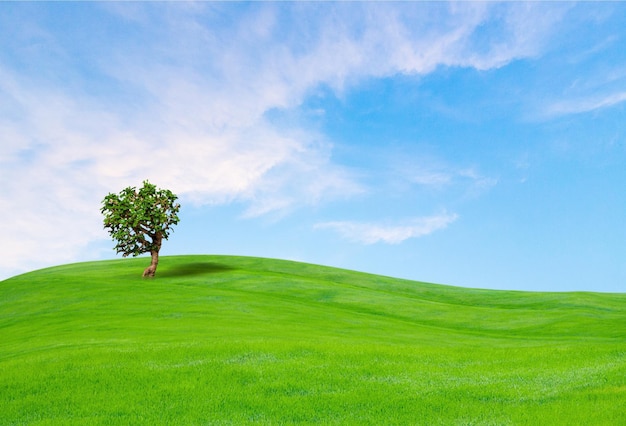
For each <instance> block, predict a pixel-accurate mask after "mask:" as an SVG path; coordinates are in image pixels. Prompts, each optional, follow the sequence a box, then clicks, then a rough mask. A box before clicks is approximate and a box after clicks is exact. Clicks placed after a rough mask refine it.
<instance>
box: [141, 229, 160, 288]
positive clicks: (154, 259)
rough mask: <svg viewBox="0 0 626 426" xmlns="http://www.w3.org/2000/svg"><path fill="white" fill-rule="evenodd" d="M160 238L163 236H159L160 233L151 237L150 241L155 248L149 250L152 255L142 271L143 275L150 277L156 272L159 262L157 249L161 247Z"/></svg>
mask: <svg viewBox="0 0 626 426" xmlns="http://www.w3.org/2000/svg"><path fill="white" fill-rule="evenodd" d="M162 240H163V237H162V236H161V233H158V234H156V235H155V236H154V237H153V238H152V243H153V244H152V245H153V247H155V248H154V249H152V250H151V251H150V254H151V255H152V261H151V262H150V266H148V267H147V268H146V269H145V270H144V271H143V276H144V277H148V278H152V277H154V274H155V273H156V269H157V265H158V264H159V250H160V249H161V242H162Z"/></svg>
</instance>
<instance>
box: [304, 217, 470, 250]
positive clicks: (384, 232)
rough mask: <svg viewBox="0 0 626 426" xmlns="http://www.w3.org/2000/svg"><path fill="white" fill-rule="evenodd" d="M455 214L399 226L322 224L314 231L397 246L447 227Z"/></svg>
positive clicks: (356, 223) (360, 223) (412, 220)
mask: <svg viewBox="0 0 626 426" xmlns="http://www.w3.org/2000/svg"><path fill="white" fill-rule="evenodd" d="M457 218H458V215H457V214H454V213H452V214H450V213H441V214H438V215H434V216H426V217H418V218H414V219H410V220H407V221H405V222H403V223H399V224H388V223H384V224H380V223H365V222H351V221H336V222H324V223H318V224H316V225H315V229H332V230H334V231H336V232H338V233H339V235H341V236H342V237H344V238H346V239H348V240H350V241H354V242H358V243H363V244H375V243H386V244H399V243H401V242H403V241H405V240H408V239H410V238H419V237H423V236H425V235H429V234H432V233H433V232H435V231H438V230H441V229H444V228H446V227H448V225H450V224H451V223H452V222H454V221H455V220H457Z"/></svg>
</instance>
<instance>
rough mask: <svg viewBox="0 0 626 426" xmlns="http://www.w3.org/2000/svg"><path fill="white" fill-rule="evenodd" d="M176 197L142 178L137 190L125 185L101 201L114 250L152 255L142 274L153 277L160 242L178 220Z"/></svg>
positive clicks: (178, 208) (105, 223) (123, 252)
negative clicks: (122, 188) (142, 180)
mask: <svg viewBox="0 0 626 426" xmlns="http://www.w3.org/2000/svg"><path fill="white" fill-rule="evenodd" d="M177 199H178V197H177V196H176V195H175V194H174V193H173V192H172V191H170V190H169V189H159V188H157V187H156V185H153V184H151V183H150V182H148V181H147V180H145V181H144V182H143V187H141V188H139V189H138V190H137V189H136V188H135V187H128V188H126V189H124V190H122V191H121V192H120V193H119V194H114V193H109V194H108V195H107V196H106V197H104V200H102V209H101V210H100V211H101V212H102V214H103V215H104V228H105V229H107V230H108V232H109V234H110V235H111V237H113V239H114V240H115V241H117V244H116V245H115V251H116V252H117V253H122V256H124V257H126V256H129V255H132V256H138V255H140V254H143V253H150V254H151V255H152V262H151V263H150V266H148V267H147V268H146V270H145V271H144V273H143V276H144V277H145V276H148V277H153V276H154V274H155V272H156V268H157V265H158V260H159V250H160V249H161V244H162V242H163V240H164V239H167V238H168V237H169V235H170V232H171V229H172V226H174V225H176V224H177V223H178V222H179V220H180V219H179V218H178V211H179V210H180V204H178V203H176V200H177Z"/></svg>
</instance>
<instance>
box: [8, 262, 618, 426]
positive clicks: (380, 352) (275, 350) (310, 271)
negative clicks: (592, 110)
mask: <svg viewBox="0 0 626 426" xmlns="http://www.w3.org/2000/svg"><path fill="white" fill-rule="evenodd" d="M147 262H148V260H147V259H146V258H138V259H124V260H113V261H100V262H88V263H79V264H72V265H64V266H58V267H54V268H48V269H42V270H39V271H34V272H31V273H27V274H24V275H20V276H17V277H13V278H10V279H8V280H5V281H2V282H0V424H1V425H22V424H24V425H26V424H28V425H84V424H90V425H92V424H93V425H118V424H124V425H130V424H132V425H157V424H168V425H172V424H184V425H196V424H198V425H200V424H203V425H245V424H260V425H291V424H324V425H334V424H336V425H413V424H415V425H422V424H423V425H544V424H545V425H559V424H563V425H620V424H621V425H624V424H626V410H625V409H624V407H626V294H600V293H582V292H581V293H530V292H515V291H492V290H477V289H466V288H459V287H450V286H442V285H435V284H427V283H421V282H415V281H407V280H401V279H396V278H390V277H382V276H376V275H370V274H365V273H359V272H354V271H347V270H341V269H335V268H329V267H323V266H317V265H311V264H304V263H297V262H291V261H283V260H275V259H262V258H251V257H236V256H171V257H163V258H162V259H161V262H160V265H159V269H158V271H157V276H156V277H155V278H154V279H142V278H141V273H142V271H143V268H144V267H145V266H146V265H147Z"/></svg>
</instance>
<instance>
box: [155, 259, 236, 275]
mask: <svg viewBox="0 0 626 426" xmlns="http://www.w3.org/2000/svg"><path fill="white" fill-rule="evenodd" d="M233 270H235V268H232V267H230V266H228V265H223V264H221V263H215V262H192V263H184V264H181V265H173V266H171V267H168V268H167V269H165V268H164V270H162V271H158V272H157V276H159V275H160V276H161V277H188V276H193V275H202V274H215V273H218V272H226V271H233Z"/></svg>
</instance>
